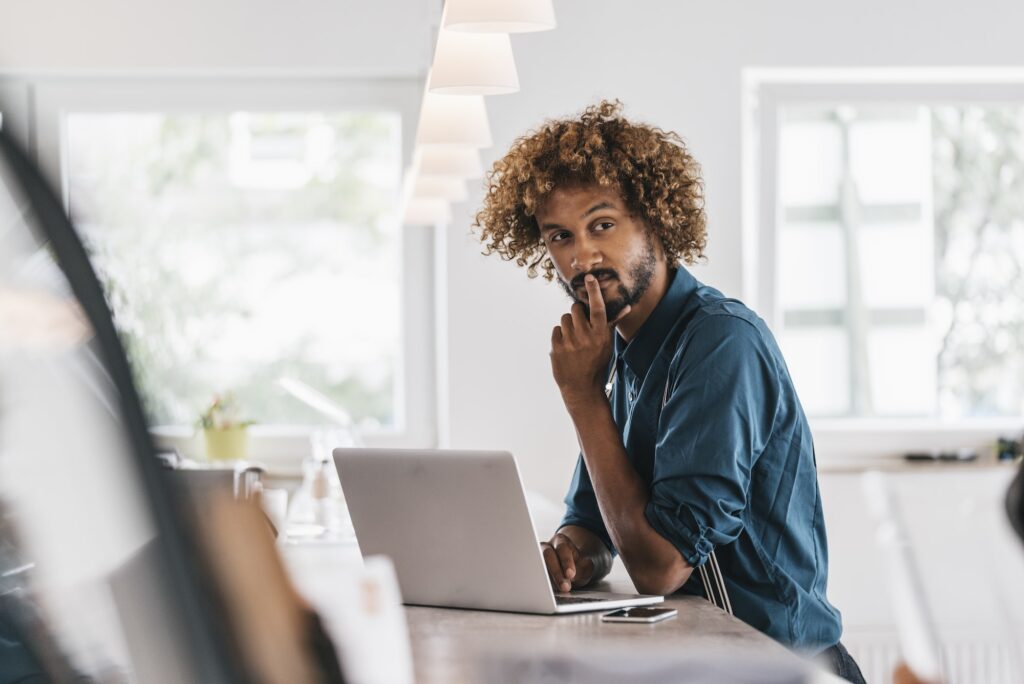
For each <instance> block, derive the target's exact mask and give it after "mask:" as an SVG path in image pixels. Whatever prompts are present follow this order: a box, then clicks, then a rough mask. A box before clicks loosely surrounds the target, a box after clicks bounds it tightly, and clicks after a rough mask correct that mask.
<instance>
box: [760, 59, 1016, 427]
mask: <svg viewBox="0 0 1024 684" xmlns="http://www.w3.org/2000/svg"><path fill="white" fill-rule="evenodd" d="M764 76H765V75H764V74H761V75H760V76H759V77H757V78H753V79H751V80H752V82H753V87H752V88H751V90H750V93H749V94H751V95H753V97H752V98H751V102H753V103H754V105H753V107H752V108H751V109H752V113H753V114H754V115H755V116H756V120H755V121H754V127H753V128H752V131H753V133H754V136H755V137H754V140H756V143H755V147H756V150H757V154H756V156H755V157H754V158H753V159H752V158H751V157H748V166H750V165H751V164H752V163H756V164H758V165H757V167H756V172H755V174H754V175H755V176H756V178H755V182H754V186H755V190H756V206H755V207H753V209H755V210H752V211H748V219H751V220H752V222H753V223H755V224H756V225H754V226H753V227H751V226H749V225H748V227H747V237H748V238H754V240H755V247H754V248H753V249H752V252H751V253H752V254H754V255H756V256H754V260H755V261H756V264H755V265H756V269H757V271H758V273H757V276H758V277H757V279H756V282H757V285H758V289H759V290H760V294H761V295H762V296H760V297H759V298H758V305H759V308H760V309H761V311H762V312H763V313H764V314H765V315H766V317H767V318H768V319H769V321H770V323H771V324H772V326H773V329H774V330H775V332H776V334H777V336H778V338H779V343H780V346H781V347H782V349H783V352H784V354H785V357H786V359H787V363H788V364H789V368H790V371H791V373H792V375H793V378H794V382H795V384H796V386H797V390H798V392H799V393H800V396H801V401H802V403H803V405H804V408H805V410H806V411H807V413H808V415H809V416H811V417H812V418H818V419H865V418H879V419H919V420H920V419H926V420H927V419H933V420H937V419H943V420H959V421H963V420H972V419H996V420H998V419H1000V418H1003V419H1006V418H1012V419H1016V420H1019V417H1020V416H1022V415H1024V382H1022V381H1021V378H1022V377H1024V348H1022V347H1021V345H1020V344H1019V340H1020V339H1021V336H1022V333H1024V273H1022V269H1024V203H1022V200H1021V197H1024V87H1022V86H1021V85H1020V84H1018V83H1013V82H1007V83H990V82H981V83H970V82H966V83H965V82H948V83H941V82H938V83H937V82H934V81H935V80H936V77H935V75H934V74H930V75H928V78H926V79H924V80H922V81H918V82H913V80H912V79H911V80H908V81H904V82H899V83H896V82H891V79H890V82H886V79H885V78H884V75H883V77H882V78H881V79H880V80H879V81H878V82H874V83H865V82H862V81H859V80H858V81H857V82H845V81H846V80H847V79H843V78H842V77H840V78H837V79H836V80H835V81H833V82H831V83H828V82H825V80H824V79H821V82H813V81H818V79H819V78H821V77H820V76H817V77H815V78H814V79H813V81H812V80H811V79H810V78H804V79H800V78H797V79H792V78H791V75H790V76H789V77H787V78H785V79H781V80H780V81H775V80H774V79H773V78H771V77H770V76H769V77H764ZM786 81H788V82H786ZM801 81H810V82H801ZM750 171H751V168H748V172H750ZM749 189H750V187H749V184H748V190H749ZM748 208H751V207H748Z"/></svg>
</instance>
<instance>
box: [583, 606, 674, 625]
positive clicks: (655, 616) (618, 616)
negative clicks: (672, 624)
mask: <svg viewBox="0 0 1024 684" xmlns="http://www.w3.org/2000/svg"><path fill="white" fill-rule="evenodd" d="M678 614H679V611H678V610H676V609H675V608H651V607H648V606H641V607H637V608H620V609H619V610H613V611H612V612H610V613H605V614H604V615H602V616H601V621H602V622H661V621H662V620H668V619H669V618H673V617H675V616H676V615H678Z"/></svg>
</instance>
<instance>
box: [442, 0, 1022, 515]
mask: <svg viewBox="0 0 1024 684" xmlns="http://www.w3.org/2000/svg"><path fill="white" fill-rule="evenodd" d="M556 11H557V15H558V28H557V29H556V30H555V31H553V32H548V33H537V34H528V35H520V36H514V37H513V47H514V49H515V53H516V60H517V64H518V67H519V78H520V82H521V85H522V90H521V92H520V93H518V94H515V95H506V96H501V97H493V98H489V99H488V108H489V112H490V115H491V125H492V130H493V134H494V139H495V146H494V148H492V149H490V150H487V151H486V152H485V161H493V160H494V159H496V158H497V157H498V156H499V155H500V154H501V153H502V152H503V151H504V150H505V149H507V147H508V145H509V144H510V143H511V142H512V140H513V139H514V138H515V137H516V136H518V135H520V134H522V133H524V132H525V131H527V130H528V129H530V128H532V127H534V126H536V125H538V124H539V123H540V122H541V121H542V120H543V119H544V118H546V117H552V116H557V115H562V114H569V113H573V112H575V111H578V110H579V109H581V108H582V107H583V106H585V105H587V104H589V103H592V102H594V101H596V100H597V99H598V98H600V97H618V98H620V99H621V100H622V101H623V102H624V103H625V104H626V113H627V114H628V115H630V116H633V117H636V118H638V119H642V120H647V121H649V122H651V123H655V124H657V125H659V126H661V127H663V128H668V129H672V130H675V131H677V132H678V133H680V135H682V136H683V137H684V138H685V139H686V141H687V142H688V144H689V146H690V148H691V150H692V151H693V153H694V154H695V156H696V157H697V159H698V160H700V161H701V162H702V164H703V166H704V177H705V180H706V185H707V201H708V216H709V221H708V225H709V246H708V263H707V264H706V265H704V266H700V267H699V268H697V269H696V274H697V277H698V278H701V279H703V280H704V281H705V282H708V283H709V284H712V285H714V286H716V287H718V288H719V289H721V290H723V291H724V292H725V293H726V294H729V295H732V296H740V294H741V288H742V286H743V282H742V268H741V259H740V250H741V229H740V222H741V214H740V186H741V164H740V154H741V151H740V150H741V148H740V131H741V122H740V115H741V107H740V105H741V102H740V98H741V82H740V79H741V70H742V69H743V68H744V67H767V66H774V67H822V66H834V67H872V66H873V67H887V66H914V67H926V66H1021V65H1024V42H1022V41H1021V40H1020V27H1021V26H1024V4H1022V3H1018V2H1013V1H1012V0H1002V1H1000V0H981V1H979V2H974V3H971V4H970V5H968V4H967V3H962V2H957V1H954V0H941V1H935V2H924V1H914V2H911V1H909V0H903V1H901V2H892V1H883V0H858V1H857V2H843V3H840V2H821V0H776V1H775V2H770V3H769V2H757V1H755V0H749V1H745V2H743V1H740V0H716V1H715V2H705V3H695V2H678V0H633V1H631V2H629V3H622V2H594V1H593V0H559V1H558V2H557V3H556ZM480 196H481V193H479V192H477V193H476V194H474V195H472V196H471V201H470V202H468V203H466V204H465V205H463V206H462V207H461V208H460V210H458V211H457V212H456V220H455V222H454V225H453V226H452V227H451V228H450V229H449V232H448V235H447V238H448V243H447V268H448V280H447V284H448V288H449V291H448V301H447V305H448V307H447V308H448V320H447V327H448V338H449V357H448V363H449V366H448V369H447V378H448V382H449V384H450V395H449V396H450V399H449V402H450V405H449V410H450V417H451V420H450V427H449V429H450V433H449V439H450V444H451V445H452V446H454V447H491V448H503V449H511V450H512V451H513V452H514V453H516V454H517V456H518V457H519V459H520V463H521V466H522V470H523V476H524V478H525V480H526V482H527V485H528V486H529V487H532V488H535V489H537V490H539V491H541V492H543V493H544V494H546V495H548V496H550V497H559V498H560V497H561V496H562V494H563V493H564V488H565V486H566V483H567V482H568V479H569V476H570V473H571V468H572V464H573V462H574V460H575V457H576V452H577V449H576V443H575V436H574V434H573V431H572V428H571V426H570V424H569V422H568V419H567V417H566V415H565V412H564V410H563V409H562V407H561V403H560V401H559V398H558V394H557V391H556V389H555V387H554V383H553V382H552V380H551V379H550V373H549V366H548V358H547V350H548V339H549V334H550V330H551V327H552V326H553V325H554V324H555V323H556V322H557V320H558V317H559V316H560V315H561V314H562V313H563V311H564V309H565V307H566V303H565V301H566V300H565V298H564V295H563V294H562V293H561V291H560V290H559V289H558V288H557V286H555V285H546V284H544V283H543V282H542V281H541V282H530V281H528V280H527V278H526V274H525V272H522V271H520V270H519V269H517V268H516V267H515V266H513V265H511V264H508V263H505V262H502V261H501V260H500V259H498V258H497V257H490V258H484V257H482V256H481V255H480V253H479V252H480V249H479V246H478V245H476V244H475V242H474V241H473V240H472V239H470V238H468V237H467V230H468V226H469V224H470V222H471V216H472V211H473V209H475V207H476V206H477V205H478V201H479V198H480ZM483 379H487V382H483V381H482V380H483ZM824 456H825V457H827V454H826V455H824Z"/></svg>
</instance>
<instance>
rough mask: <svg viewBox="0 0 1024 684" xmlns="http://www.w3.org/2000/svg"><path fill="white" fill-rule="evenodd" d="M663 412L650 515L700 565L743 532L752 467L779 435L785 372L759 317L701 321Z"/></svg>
mask: <svg viewBox="0 0 1024 684" xmlns="http://www.w3.org/2000/svg"><path fill="white" fill-rule="evenodd" d="M689 332H691V334H690V335H688V337H689V341H688V342H686V343H685V345H684V346H683V347H682V348H681V351H680V357H679V358H678V359H677V363H674V364H673V366H674V371H673V373H672V374H671V375H670V382H671V383H672V384H671V386H670V388H669V393H668V396H667V402H666V404H665V407H664V409H663V410H662V412H661V416H660V418H659V421H658V439H657V443H656V447H655V456H654V472H653V479H652V483H651V499H650V502H649V503H648V505H647V508H646V511H645V513H646V517H647V520H648V522H649V523H650V524H651V526H652V527H653V528H654V529H655V530H656V531H657V532H658V534H660V535H661V536H663V537H664V538H665V539H667V540H668V541H669V542H671V543H672V544H673V545H674V546H675V547H676V548H677V549H678V550H679V552H680V553H681V554H682V556H683V558H684V559H685V560H686V562H687V563H689V564H690V565H691V566H693V567H698V566H700V565H701V564H703V563H704V562H705V561H706V560H707V557H708V555H709V554H710V553H711V551H712V550H714V548H715V547H716V546H719V545H722V544H727V543H729V542H731V541H733V540H735V539H736V537H737V536H739V534H740V531H741V530H742V527H743V511H744V509H745V508H746V506H747V494H748V491H749V485H750V473H751V470H752V469H753V466H754V463H755V461H756V459H757V457H758V456H759V455H760V453H761V452H762V451H763V449H764V446H765V444H766V442H767V440H768V438H769V436H770V434H771V430H772V424H773V422H774V419H775V414H776V410H777V406H778V400H779V380H778V372H777V368H776V366H775V363H774V361H773V357H772V356H771V354H770V352H769V350H768V347H767V343H766V342H765V340H764V339H763V338H762V337H761V334H760V332H759V331H758V330H757V328H755V327H754V326H753V325H751V324H750V323H749V322H747V321H745V320H743V319H741V318H738V317H735V316H731V315H728V314H718V315H711V316H708V317H707V318H706V319H704V320H702V321H700V322H695V323H694V327H693V330H692V331H689Z"/></svg>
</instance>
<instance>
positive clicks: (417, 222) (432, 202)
mask: <svg viewBox="0 0 1024 684" xmlns="http://www.w3.org/2000/svg"><path fill="white" fill-rule="evenodd" d="M451 220H452V209H451V205H449V204H448V202H446V201H445V200H443V199H437V198H436V197H433V198H432V197H409V198H408V199H407V200H406V202H405V208H404V210H403V212H402V223H403V224H404V225H407V226H435V225H437V224H440V223H451Z"/></svg>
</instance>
